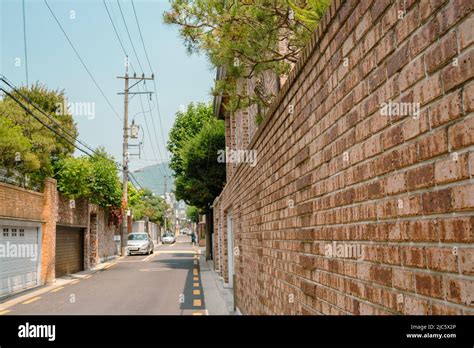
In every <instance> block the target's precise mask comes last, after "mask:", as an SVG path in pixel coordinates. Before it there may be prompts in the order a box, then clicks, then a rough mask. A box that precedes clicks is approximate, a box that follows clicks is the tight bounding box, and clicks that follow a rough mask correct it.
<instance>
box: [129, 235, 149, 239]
mask: <svg viewBox="0 0 474 348" xmlns="http://www.w3.org/2000/svg"><path fill="white" fill-rule="evenodd" d="M128 240H146V234H130V235H129V236H128Z"/></svg>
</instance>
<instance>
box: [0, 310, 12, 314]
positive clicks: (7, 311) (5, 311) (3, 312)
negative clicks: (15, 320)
mask: <svg viewBox="0 0 474 348" xmlns="http://www.w3.org/2000/svg"><path fill="white" fill-rule="evenodd" d="M9 312H11V310H9V309H6V310H4V311H0V315H4V314H7V313H9Z"/></svg>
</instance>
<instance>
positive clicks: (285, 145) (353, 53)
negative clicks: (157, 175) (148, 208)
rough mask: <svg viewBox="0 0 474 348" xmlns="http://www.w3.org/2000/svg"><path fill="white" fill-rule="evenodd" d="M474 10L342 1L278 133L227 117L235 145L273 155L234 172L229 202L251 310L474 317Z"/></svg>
mask: <svg viewBox="0 0 474 348" xmlns="http://www.w3.org/2000/svg"><path fill="white" fill-rule="evenodd" d="M405 6H406V8H405ZM399 11H402V13H404V15H403V16H402V18H400V17H399V16H398V14H399ZM472 12H473V2H472V1H465V0H451V1H428V0H426V1H425V0H423V1H419V2H414V3H410V5H408V2H407V1H405V2H403V1H382V0H380V1H379V0H377V1H360V2H357V1H334V2H333V3H332V4H331V7H330V11H327V13H326V14H325V16H324V19H323V20H322V21H321V23H320V25H319V27H318V29H317V31H316V32H315V33H314V35H313V38H312V40H311V41H310V43H309V44H308V46H307V47H306V48H305V50H304V51H303V52H302V54H301V58H300V60H299V61H298V62H297V63H296V64H295V66H294V68H293V70H292V71H291V72H290V74H289V76H288V78H287V80H286V83H285V84H284V85H283V86H282V87H281V90H280V91H279V93H278V95H277V96H276V98H275V100H274V101H273V103H272V105H271V106H270V107H269V109H268V110H267V112H266V116H265V118H264V120H263V122H262V124H261V125H260V126H259V127H258V128H256V130H255V128H252V130H251V131H250V130H247V131H245V130H242V129H240V130H236V127H237V126H236V125H239V126H238V127H248V128H249V129H251V127H255V124H254V122H253V121H251V120H253V117H254V116H255V111H252V110H246V111H247V112H248V113H247V115H245V117H244V118H242V113H241V114H239V115H237V114H234V115H231V116H230V115H227V116H226V142H227V146H229V147H230V148H236V147H237V146H246V147H247V148H248V149H250V150H255V151H256V152H257V158H258V163H257V165H256V166H255V167H252V166H249V165H248V164H237V165H235V164H232V165H230V164H228V166H227V169H228V171H227V184H226V186H225V188H224V190H223V192H222V193H221V195H220V196H219V197H218V198H217V199H216V201H215V202H214V222H215V224H214V226H215V230H214V243H215V244H214V258H215V265H216V270H217V271H218V272H219V274H220V275H221V276H222V277H223V279H224V281H225V282H228V254H229V251H228V250H227V235H228V233H227V226H226V216H227V214H228V212H229V211H231V212H232V218H233V236H234V237H233V239H234V240H233V243H234V246H235V247H236V248H237V250H238V254H237V255H235V256H234V273H235V274H236V284H234V287H235V291H236V301H237V307H238V308H239V309H240V310H241V311H242V312H243V313H245V314H301V315H313V314H337V315H339V314H358V315H360V314H433V315H434V314H470V315H472V314H474V302H473V293H474V290H473V286H474V285H473V282H474V278H473V266H472V261H473V252H474V245H473V242H474V198H473V197H474V154H473V147H472V146H473V145H474V128H473V125H474V121H473V120H474V115H472V111H473V105H474V103H473V102H472V100H473V90H474V88H473V82H472V80H473V76H474V69H473V65H472V59H473V55H474V46H473V45H472V43H473V38H472ZM343 56H345V57H348V59H349V67H341V65H342V64H341V61H342V60H341V59H340V57H343ZM338 57H339V58H338ZM389 101H391V102H392V103H398V104H397V105H399V106H402V105H404V104H402V103H405V106H407V105H408V106H411V107H412V108H416V107H419V109H418V112H416V110H415V109H411V110H408V109H407V110H405V112H402V111H401V110H402V109H401V108H400V109H399V111H398V113H394V114H389V115H386V114H382V112H381V111H382V110H381V105H383V103H388V102H389ZM290 106H291V107H292V109H293V110H294V112H293V113H290V112H289V108H290ZM239 117H240V119H238V118H239ZM239 134H240V135H239ZM238 136H240V137H242V138H241V139H236V137H238ZM230 166H232V168H231V170H229V169H230ZM338 246H339V247H338ZM348 246H349V247H359V248H360V250H361V251H362V252H361V253H360V254H351V255H348V254H347V253H348V251H350V250H349V249H347V247H348ZM329 248H332V249H334V250H333V251H334V252H333V254H328V250H329V251H330V249H329ZM344 248H346V249H344ZM338 250H339V252H340V255H339V256H338V255H337V252H338ZM351 250H352V249H351ZM354 250H355V251H357V249H353V250H352V251H354Z"/></svg>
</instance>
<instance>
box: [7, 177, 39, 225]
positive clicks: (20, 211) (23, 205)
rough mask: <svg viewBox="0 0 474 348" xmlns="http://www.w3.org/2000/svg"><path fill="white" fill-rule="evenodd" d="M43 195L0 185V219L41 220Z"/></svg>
mask: <svg viewBox="0 0 474 348" xmlns="http://www.w3.org/2000/svg"><path fill="white" fill-rule="evenodd" d="M42 207H43V193H41V192H34V191H30V190H26V189H24V188H21V187H17V186H13V185H9V184H5V183H0V217H5V218H12V217H13V218H17V219H27V220H37V221H41V219H42V213H43V211H42Z"/></svg>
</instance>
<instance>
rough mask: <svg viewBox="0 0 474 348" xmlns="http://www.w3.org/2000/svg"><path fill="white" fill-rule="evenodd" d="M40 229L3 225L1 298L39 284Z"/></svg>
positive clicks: (0, 244) (0, 245)
mask: <svg viewBox="0 0 474 348" xmlns="http://www.w3.org/2000/svg"><path fill="white" fill-rule="evenodd" d="M39 263H40V241H39V227H26V226H21V225H19V226H14V225H6V224H2V223H1V222H0V297H1V296H5V295H8V294H12V293H14V292H17V291H20V290H24V289H28V288H31V287H33V286H36V285H38V265H39Z"/></svg>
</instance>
